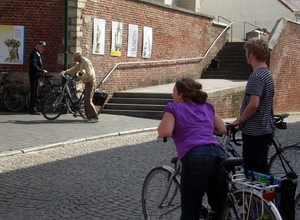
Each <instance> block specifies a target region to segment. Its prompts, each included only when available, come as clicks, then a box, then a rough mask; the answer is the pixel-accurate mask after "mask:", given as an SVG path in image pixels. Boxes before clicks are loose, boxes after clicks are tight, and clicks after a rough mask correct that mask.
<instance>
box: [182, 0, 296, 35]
mask: <svg viewBox="0 0 300 220" xmlns="http://www.w3.org/2000/svg"><path fill="white" fill-rule="evenodd" d="M186 1H189V0H186ZM199 12H200V13H203V14H207V15H211V16H215V20H216V21H218V16H222V17H224V18H226V19H227V20H230V21H231V22H234V24H233V34H232V35H233V39H234V40H242V39H245V37H246V36H245V35H244V27H245V33H247V32H250V31H252V30H254V29H256V27H254V26H252V25H248V24H245V25H244V22H248V23H251V24H253V25H256V26H259V27H262V28H267V30H268V31H269V32H271V31H272V29H273V27H274V25H275V23H276V21H277V20H278V19H280V18H281V17H285V18H288V19H290V20H295V15H294V13H293V12H291V11H290V10H288V9H287V8H286V7H284V6H283V5H282V4H281V3H280V2H279V1H278V0H250V1H249V0H202V1H201V5H200V11H199ZM219 21H220V22H222V23H229V22H227V21H226V20H224V19H223V18H219Z"/></svg>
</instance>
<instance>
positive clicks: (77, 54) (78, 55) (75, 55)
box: [73, 52, 81, 60]
mask: <svg viewBox="0 0 300 220" xmlns="http://www.w3.org/2000/svg"><path fill="white" fill-rule="evenodd" d="M80 56H81V53H80V52H76V53H74V54H73V60H74V59H75V58H76V57H80Z"/></svg>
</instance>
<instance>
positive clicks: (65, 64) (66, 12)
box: [64, 0, 69, 70]
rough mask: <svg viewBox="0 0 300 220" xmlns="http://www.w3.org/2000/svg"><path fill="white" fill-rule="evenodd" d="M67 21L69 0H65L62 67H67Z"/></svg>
mask: <svg viewBox="0 0 300 220" xmlns="http://www.w3.org/2000/svg"><path fill="white" fill-rule="evenodd" d="M68 21H69V0H65V26H64V27H65V39H64V42H65V53H64V69H65V70H66V69H68Z"/></svg>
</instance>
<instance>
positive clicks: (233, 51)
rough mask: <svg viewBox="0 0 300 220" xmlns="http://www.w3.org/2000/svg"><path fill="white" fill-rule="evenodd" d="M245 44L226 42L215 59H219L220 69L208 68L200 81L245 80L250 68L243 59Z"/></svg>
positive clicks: (244, 58)
mask: <svg viewBox="0 0 300 220" xmlns="http://www.w3.org/2000/svg"><path fill="white" fill-rule="evenodd" d="M244 44H245V42H227V43H226V44H225V45H224V46H223V48H222V49H221V50H220V51H219V52H218V54H217V56H216V57H215V58H217V59H219V61H220V67H218V68H217V69H214V68H212V67H208V68H206V69H205V71H204V72H203V73H202V75H201V78H202V79H241V80H247V79H248V78H249V76H250V74H251V73H252V67H251V66H250V65H249V64H248V63H247V59H246V57H245V49H244V48H243V46H244Z"/></svg>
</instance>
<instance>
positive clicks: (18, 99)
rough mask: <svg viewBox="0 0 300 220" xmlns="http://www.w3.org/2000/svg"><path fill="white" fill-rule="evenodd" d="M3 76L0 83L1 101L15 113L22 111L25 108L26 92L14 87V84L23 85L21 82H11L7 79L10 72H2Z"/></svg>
mask: <svg viewBox="0 0 300 220" xmlns="http://www.w3.org/2000/svg"><path fill="white" fill-rule="evenodd" d="M1 74H3V77H2V80H1V81H0V101H1V102H3V104H4V106H5V107H6V108H7V109H8V110H10V111H13V112H17V111H21V110H23V109H24V107H25V92H24V91H23V90H21V89H19V88H16V87H15V86H13V85H14V84H16V83H17V84H23V82H20V81H10V80H8V79H7V78H6V77H7V76H8V75H9V72H1Z"/></svg>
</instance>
